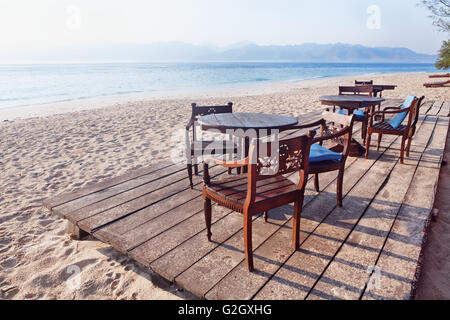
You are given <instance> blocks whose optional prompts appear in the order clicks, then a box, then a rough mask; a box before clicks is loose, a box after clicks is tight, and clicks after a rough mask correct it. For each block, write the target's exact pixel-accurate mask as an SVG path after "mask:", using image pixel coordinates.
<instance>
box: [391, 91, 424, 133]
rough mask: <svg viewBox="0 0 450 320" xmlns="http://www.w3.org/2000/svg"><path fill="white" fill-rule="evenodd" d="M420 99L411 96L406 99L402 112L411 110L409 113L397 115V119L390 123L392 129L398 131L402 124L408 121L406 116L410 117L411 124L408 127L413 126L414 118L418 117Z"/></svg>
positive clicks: (394, 118)
mask: <svg viewBox="0 0 450 320" xmlns="http://www.w3.org/2000/svg"><path fill="white" fill-rule="evenodd" d="M418 101H419V99H417V98H416V96H413V95H409V96H407V97H406V99H405V102H403V105H402V106H401V109H402V110H405V109H409V111H408V112H403V113H399V114H396V115H395V117H393V118H392V120H391V121H389V124H390V125H391V127H392V128H394V129H398V128H399V127H400V125H401V124H402V122H403V121H404V120H405V119H406V116H407V115H409V122H408V125H409V126H411V124H412V116H416V112H415V111H416V109H418V107H417V103H418Z"/></svg>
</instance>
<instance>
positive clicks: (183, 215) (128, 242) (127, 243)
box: [94, 190, 203, 253]
mask: <svg viewBox="0 0 450 320" xmlns="http://www.w3.org/2000/svg"><path fill="white" fill-rule="evenodd" d="M189 191H191V190H189ZM197 192H198V191H197ZM198 193H199V195H198V197H195V198H193V199H191V200H190V201H188V202H185V203H183V204H182V205H180V206H177V207H175V208H170V209H169V210H168V211H167V212H165V213H164V214H161V215H159V216H157V217H155V218H147V219H148V220H149V221H146V222H143V223H142V224H141V225H138V226H136V227H134V228H132V226H134V225H135V224H136V220H139V219H141V218H142V217H143V216H145V215H148V216H149V217H153V216H154V215H155V212H154V211H153V206H150V207H148V208H145V209H143V210H140V211H139V212H137V213H135V214H133V215H131V216H128V217H126V218H124V219H122V220H119V221H117V222H115V223H113V224H110V225H107V226H106V227H104V228H101V229H99V230H98V231H96V232H94V237H96V238H98V239H100V240H102V241H104V242H107V243H110V244H111V245H113V246H114V247H115V248H116V249H118V250H119V251H120V252H123V253H126V252H128V251H130V250H132V249H134V248H135V247H137V246H139V245H141V244H143V243H145V242H146V241H148V240H150V239H152V238H154V237H156V236H157V235H159V234H161V233H162V232H164V231H167V230H169V229H171V228H173V227H174V226H175V225H177V224H179V223H181V222H183V221H185V220H186V219H188V218H190V217H192V216H193V215H195V214H196V213H198V212H200V211H201V212H203V200H202V198H201V193H200V192H198ZM164 203H165V204H166V205H168V204H169V203H171V201H170V199H168V201H164ZM137 215H138V217H137V219H135V218H134V217H135V216H137ZM147 219H146V220H147ZM128 228H132V229H131V230H126V231H125V232H123V233H122V232H117V230H120V229H122V230H123V229H128Z"/></svg>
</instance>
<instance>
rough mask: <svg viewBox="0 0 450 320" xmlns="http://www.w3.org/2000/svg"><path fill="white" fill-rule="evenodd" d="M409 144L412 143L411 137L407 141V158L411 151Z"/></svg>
mask: <svg viewBox="0 0 450 320" xmlns="http://www.w3.org/2000/svg"><path fill="white" fill-rule="evenodd" d="M411 142H412V137H411V138H409V139H408V145H407V147H406V156H407V157H408V158H409V152H410V151H411Z"/></svg>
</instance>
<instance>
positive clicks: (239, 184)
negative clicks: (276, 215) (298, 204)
mask: <svg viewBox="0 0 450 320" xmlns="http://www.w3.org/2000/svg"><path fill="white" fill-rule="evenodd" d="M247 183H248V175H247V174H242V175H237V176H230V177H227V178H224V179H221V180H215V181H214V180H212V181H211V184H210V185H207V186H205V189H206V191H207V192H208V194H210V195H212V196H213V198H214V199H215V201H217V202H218V203H219V204H221V205H222V206H225V207H228V208H230V209H232V210H234V211H237V212H241V213H242V210H243V206H244V203H245V199H246V197H247ZM299 194H300V191H299V190H298V188H297V185H296V184H294V183H293V182H292V181H290V180H289V179H287V178H285V177H283V176H277V177H273V178H268V179H264V180H260V181H257V183H256V198H255V206H256V207H258V206H259V205H262V204H265V205H267V203H266V202H269V203H273V205H274V207H276V206H277V201H276V199H277V198H279V197H283V198H286V197H287V198H290V200H289V199H288V201H287V202H286V203H289V201H291V202H294V201H296V200H298V199H297V197H298V196H299Z"/></svg>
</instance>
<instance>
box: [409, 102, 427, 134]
mask: <svg viewBox="0 0 450 320" xmlns="http://www.w3.org/2000/svg"><path fill="white" fill-rule="evenodd" d="M423 100H425V96H422V97H420V99H419V101H418V102H417V106H416V108H415V109H414V111H413V115H414V117H413V121H412V124H411V127H412V128H415V127H416V125H417V122H418V121H419V116H420V107H422V104H423Z"/></svg>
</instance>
